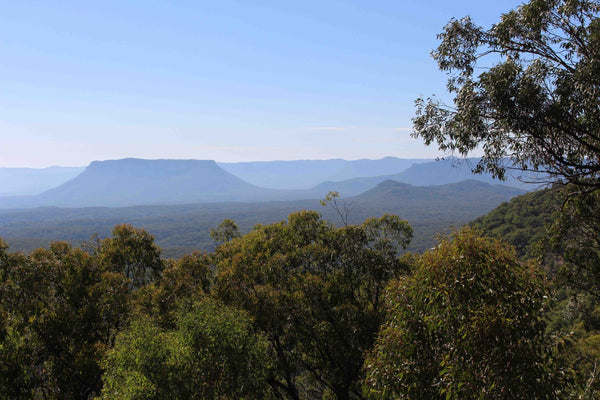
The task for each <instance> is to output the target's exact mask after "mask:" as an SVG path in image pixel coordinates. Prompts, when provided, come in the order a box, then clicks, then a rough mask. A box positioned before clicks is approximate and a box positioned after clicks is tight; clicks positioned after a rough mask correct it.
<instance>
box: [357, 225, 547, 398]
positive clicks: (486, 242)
mask: <svg viewBox="0 0 600 400" xmlns="http://www.w3.org/2000/svg"><path fill="white" fill-rule="evenodd" d="M545 293H546V291H545V283H544V281H543V279H542V278H541V274H540V273H539V271H538V270H536V269H535V268H534V267H533V266H532V265H523V264H520V263H519V262H518V261H517V258H516V255H515V253H514V250H512V249H511V248H509V247H508V246H506V245H505V244H503V243H501V242H500V241H498V240H491V239H487V238H484V237H481V236H479V234H478V233H477V232H476V231H473V230H471V229H464V230H462V231H458V232H456V233H455V235H454V238H452V239H451V240H450V239H444V240H442V241H441V243H440V244H439V245H438V246H437V247H436V248H435V249H434V250H432V251H429V252H427V253H425V254H424V255H423V256H422V257H421V258H420V259H419V260H418V262H417V265H416V267H415V272H414V274H413V275H412V276H409V277H405V278H402V279H399V280H396V281H395V282H393V283H392V284H391V286H390V288H389V292H388V307H389V314H388V320H387V322H386V323H385V324H384V325H383V327H382V330H381V332H380V334H379V337H378V340H377V343H376V345H375V347H374V350H373V351H372V352H371V353H370V355H369V356H368V357H367V360H366V362H365V366H366V369H367V380H366V382H367V386H368V388H369V391H370V393H371V395H372V398H374V399H508V398H509V399H554V398H559V397H558V392H557V391H556V390H557V388H556V387H555V386H554V385H555V383H556V382H557V381H555V380H554V379H555V378H556V377H557V374H558V372H559V371H558V369H554V368H553V367H552V366H551V365H550V364H548V355H549V354H550V347H549V346H548V342H547V341H546V339H545V333H544V332H545V324H544V320H543V318H542V312H543V307H544V303H545V300H544V296H545Z"/></svg>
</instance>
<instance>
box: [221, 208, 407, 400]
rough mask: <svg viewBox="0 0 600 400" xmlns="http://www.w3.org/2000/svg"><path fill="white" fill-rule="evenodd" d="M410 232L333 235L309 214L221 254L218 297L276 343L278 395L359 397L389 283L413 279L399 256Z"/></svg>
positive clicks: (379, 225) (385, 225)
mask: <svg viewBox="0 0 600 400" xmlns="http://www.w3.org/2000/svg"><path fill="white" fill-rule="evenodd" d="M411 234H412V231H411V229H410V226H409V225H408V224H407V223H406V222H405V221H402V220H400V219H399V218H398V217H395V216H384V217H382V218H381V219H372V220H369V221H367V222H365V223H364V224H363V225H358V226H356V225H349V226H345V227H342V228H335V227H333V226H331V225H329V224H327V223H326V222H325V221H323V220H322V219H321V217H320V215H319V214H317V213H316V212H309V211H304V212H299V213H294V214H290V215H289V217H288V221H287V222H281V223H278V224H273V225H268V226H257V227H255V229H254V230H253V231H252V232H250V233H249V234H247V235H245V236H243V237H242V238H239V239H236V240H233V241H231V242H228V243H226V244H224V245H223V246H220V247H219V248H217V250H216V253H215V263H216V266H217V276H216V284H215V294H216V295H217V296H218V297H219V298H221V299H222V300H223V301H224V302H226V303H227V304H231V305H233V306H236V307H240V308H242V309H244V310H246V311H247V312H248V313H249V314H250V315H251V316H252V318H253V319H254V325H255V326H256V328H258V329H259V330H261V331H262V332H264V334H265V336H266V337H267V338H268V339H269V342H270V345H271V352H272V354H273V355H274V358H275V360H274V364H275V375H274V376H273V377H272V379H270V381H269V384H270V385H271V387H272V389H273V390H274V392H275V393H276V394H277V396H278V397H284V398H291V399H299V398H304V397H302V396H304V394H305V393H309V392H310V393H313V395H312V396H314V395H315V394H314V393H319V395H318V396H319V397H320V396H321V395H323V394H324V393H326V392H329V393H331V394H334V395H335V396H336V397H337V398H338V399H350V398H361V391H360V387H359V385H358V380H359V378H360V370H361V366H362V363H363V354H364V352H365V351H366V350H367V349H369V348H370V347H371V345H372V344H373V341H374V338H375V335H376V333H377V330H378V328H379V325H380V323H381V321H382V317H383V309H382V306H383V303H382V302H383V290H384V287H385V285H386V283H387V281H388V280H389V279H390V278H392V277H396V276H399V275H400V274H401V273H402V272H404V271H406V268H407V267H406V265H404V264H403V263H402V262H401V261H400V260H399V259H398V257H397V252H398V248H399V247H402V246H406V244H407V243H408V241H409V239H410V236H411ZM311 398H314V397H311Z"/></svg>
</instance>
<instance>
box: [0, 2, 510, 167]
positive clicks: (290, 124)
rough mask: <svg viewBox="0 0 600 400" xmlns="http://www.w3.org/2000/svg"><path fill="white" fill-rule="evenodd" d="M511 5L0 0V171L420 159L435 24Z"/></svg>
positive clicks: (438, 83) (437, 83) (429, 153)
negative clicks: (419, 110)
mask: <svg viewBox="0 0 600 400" xmlns="http://www.w3.org/2000/svg"><path fill="white" fill-rule="evenodd" d="M518 4H520V2H518V1H508V0H507V1H492V2H487V1H481V0H479V1H471V0H469V1H467V0H464V1H438V0H431V1H430V0H422V1H387V0H386V1H328V0H320V1H312V0H303V1H281V0H279V1H271V0H269V1H267V0H264V1H230V0H219V1H153V0H147V1H134V0H131V1H122V0H120V1H112V0H106V1H96V2H88V1H53V2H50V1H47V0H45V1H27V0H20V1H3V0H0V9H1V10H2V12H1V13H0V60H1V62H0V167H22V166H28V167H45V166H50V165H65V166H67V165H87V164H89V162H91V161H93V160H105V159H116V158H124V157H140V158H196V159H214V160H217V161H227V162H231V161H251V160H282V159H283V160H292V159H323V158H346V159H357V158H380V157H384V156H397V157H404V158H428V157H435V156H438V155H441V154H439V152H438V151H437V150H436V149H435V148H425V147H424V146H423V145H422V144H421V143H420V141H419V140H416V139H412V138H411V137H410V132H411V130H410V127H411V118H412V116H413V113H414V100H415V99H416V98H417V97H418V96H420V95H424V96H428V95H431V94H437V95H441V96H442V97H443V96H444V92H445V84H446V77H445V75H444V73H442V72H440V71H439V70H438V69H437V66H436V64H435V62H434V61H433V60H432V59H431V57H430V56H429V53H430V51H431V50H432V49H433V48H435V47H436V45H437V39H436V34H437V33H439V32H441V30H442V28H443V26H444V25H445V24H446V23H447V22H448V21H449V19H450V18H452V17H457V18H460V17H463V16H465V15H471V17H472V18H474V19H475V21H476V22H477V23H479V24H480V25H483V26H489V25H491V24H492V23H494V22H496V21H497V20H498V17H499V15H500V14H501V13H503V12H506V11H508V10H510V9H511V8H514V7H516V6H517V5H518Z"/></svg>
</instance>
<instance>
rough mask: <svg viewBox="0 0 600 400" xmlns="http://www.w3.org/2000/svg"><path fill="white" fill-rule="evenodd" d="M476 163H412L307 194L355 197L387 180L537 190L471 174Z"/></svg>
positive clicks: (516, 182) (452, 160) (451, 160)
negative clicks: (393, 171) (476, 183)
mask: <svg viewBox="0 0 600 400" xmlns="http://www.w3.org/2000/svg"><path fill="white" fill-rule="evenodd" d="M478 161H479V159H476V158H470V159H457V158H452V157H451V158H448V159H444V160H436V161H429V162H423V163H415V164H413V165H411V166H410V167H409V168H407V169H406V170H404V171H402V172H400V173H397V174H391V175H380V176H371V177H361V178H353V179H346V180H341V181H327V182H322V183H320V184H318V185H316V186H314V187H313V188H311V189H310V193H311V194H313V195H316V194H317V193H327V192H329V191H337V192H339V193H340V194H341V195H342V196H356V195H358V194H360V193H363V192H365V191H367V190H370V189H372V188H374V187H375V186H377V185H378V184H380V183H381V182H384V181H387V180H393V181H397V182H403V183H408V184H411V185H415V186H432V185H445V184H450V183H457V182H461V181H465V180H474V181H479V182H485V183H489V184H490V185H497V184H501V185H504V186H510V187H515V188H518V189H521V190H527V191H528V190H536V189H538V188H539V185H537V184H534V183H524V182H521V181H519V180H518V179H516V178H515V177H513V176H510V175H509V176H507V179H506V180H505V181H500V180H498V179H495V178H493V177H492V175H491V174H473V173H472V172H471V170H472V168H473V167H474V166H475V165H476V164H477V162H478Z"/></svg>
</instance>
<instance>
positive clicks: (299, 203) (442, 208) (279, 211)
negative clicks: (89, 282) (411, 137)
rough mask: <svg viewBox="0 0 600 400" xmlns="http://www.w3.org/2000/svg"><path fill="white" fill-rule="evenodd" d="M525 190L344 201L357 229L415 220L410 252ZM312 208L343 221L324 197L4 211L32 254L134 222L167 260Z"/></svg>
mask: <svg viewBox="0 0 600 400" xmlns="http://www.w3.org/2000/svg"><path fill="white" fill-rule="evenodd" d="M522 193H523V192H522V191H521V190H519V189H515V188H510V187H506V186H502V185H488V184H486V183H482V182H477V181H466V182H459V183H455V184H449V185H441V186H431V187H422V186H421V187H419V186H412V185H408V184H403V183H399V182H394V181H386V182H382V183H381V184H379V185H378V186H376V187H375V188H373V189H372V190H369V191H368V192H366V193H364V194H362V195H360V196H355V197H348V198H346V199H345V200H342V201H346V202H347V204H348V205H349V207H350V212H349V223H351V224H359V223H362V222H363V221H364V220H365V219H366V218H368V217H376V216H381V215H383V214H384V213H391V214H398V215H400V216H401V217H402V218H404V219H407V220H408V221H409V222H410V224H411V225H412V226H413V229H414V232H415V233H414V238H413V241H412V244H411V246H410V250H412V251H422V250H424V249H426V248H429V247H431V246H432V245H433V244H434V243H435V235H436V234H437V233H440V232H446V231H448V229H449V228H450V227H452V226H454V227H459V226H461V225H464V224H466V223H468V222H469V221H472V220H473V219H475V218H477V217H478V216H480V215H482V214H485V213H488V212H489V211H491V210H492V209H493V208H494V207H496V206H497V205H498V204H500V203H502V202H503V201H507V200H509V199H510V198H511V197H513V196H515V195H519V194H522ZM305 209H312V210H317V211H319V212H321V213H322V214H323V215H324V217H325V218H326V219H328V220H330V221H332V222H333V223H338V224H339V223H340V221H339V218H338V217H337V214H336V213H335V211H334V210H333V209H331V208H330V207H322V206H321V205H320V204H319V201H318V200H316V199H314V200H296V201H271V202H254V203H241V202H237V203H230V202H221V203H202V204H188V205H162V206H136V207H125V208H105V207H101V208H56V207H50V208H35V209H29V210H17V211H0V237H3V238H5V239H7V241H8V243H9V245H10V246H11V249H12V250H31V249H32V248H35V247H39V246H41V245H44V244H47V243H49V242H50V241H51V240H69V241H71V242H73V243H75V244H80V243H81V241H85V240H89V239H90V237H91V235H92V234H94V233H97V234H98V235H99V236H100V237H106V236H108V235H109V234H110V230H111V229H112V227H113V226H114V225H116V224H120V223H130V224H133V225H135V226H137V227H143V228H145V229H146V230H148V231H149V232H150V233H152V234H153V235H155V236H156V238H157V243H158V244H159V245H160V246H161V247H163V248H164V249H165V254H166V255H168V256H180V255H182V254H183V253H186V252H190V251H192V250H194V249H206V250H208V249H210V248H211V246H212V240H211V238H210V235H209V230H210V228H212V227H216V226H217V225H218V224H219V223H220V222H221V221H222V220H223V219H224V218H231V219H234V220H235V221H236V223H237V224H238V225H239V227H240V229H241V230H242V232H248V231H249V230H250V229H252V227H253V226H254V225H255V224H257V223H260V224H269V223H272V222H276V221H281V220H282V219H285V218H286V217H287V216H288V214H290V213H291V212H294V211H299V210H305Z"/></svg>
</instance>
